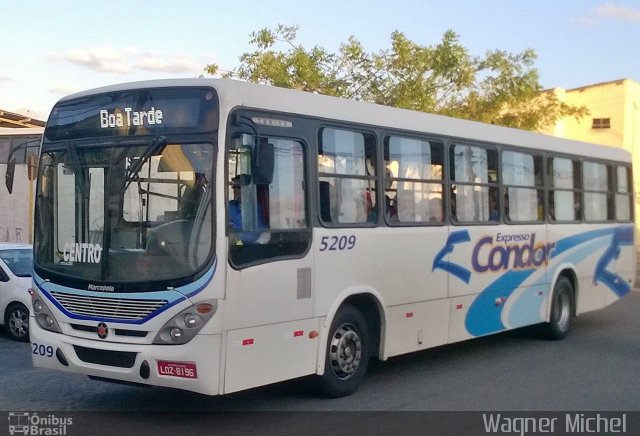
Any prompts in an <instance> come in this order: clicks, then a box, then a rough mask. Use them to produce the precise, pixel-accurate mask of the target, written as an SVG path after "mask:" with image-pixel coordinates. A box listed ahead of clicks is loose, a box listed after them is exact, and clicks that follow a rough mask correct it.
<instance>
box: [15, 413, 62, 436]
mask: <svg viewBox="0 0 640 436" xmlns="http://www.w3.org/2000/svg"><path fill="white" fill-rule="evenodd" d="M71 425H73V418H71V417H59V416H55V415H53V414H47V415H42V416H41V415H38V413H37V412H33V413H30V412H9V434H10V435H16V434H23V435H30V436H31V435H34V436H35V435H42V436H65V435H67V430H68V428H69V427H70V426H71Z"/></svg>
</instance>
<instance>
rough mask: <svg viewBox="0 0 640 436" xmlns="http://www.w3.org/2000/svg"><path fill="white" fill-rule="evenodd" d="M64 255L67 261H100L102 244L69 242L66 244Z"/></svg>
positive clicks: (63, 250)
mask: <svg viewBox="0 0 640 436" xmlns="http://www.w3.org/2000/svg"><path fill="white" fill-rule="evenodd" d="M62 256H63V259H64V261H65V262H82V263H100V259H101V258H102V246H101V245H100V244H88V243H86V242H82V243H75V244H74V243H68V242H66V243H65V244H64V247H63V249H62Z"/></svg>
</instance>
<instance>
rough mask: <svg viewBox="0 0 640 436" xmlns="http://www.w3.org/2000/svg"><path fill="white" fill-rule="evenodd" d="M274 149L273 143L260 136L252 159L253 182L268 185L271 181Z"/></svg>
mask: <svg viewBox="0 0 640 436" xmlns="http://www.w3.org/2000/svg"><path fill="white" fill-rule="evenodd" d="M274 160H275V151H274V147H273V144H271V143H269V142H268V141H267V139H266V138H260V141H259V142H258V144H257V146H256V150H255V157H254V159H253V171H252V172H253V182H254V183H255V184H256V185H269V184H271V182H273V166H274Z"/></svg>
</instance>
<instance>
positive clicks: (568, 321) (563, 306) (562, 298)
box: [543, 277, 574, 340]
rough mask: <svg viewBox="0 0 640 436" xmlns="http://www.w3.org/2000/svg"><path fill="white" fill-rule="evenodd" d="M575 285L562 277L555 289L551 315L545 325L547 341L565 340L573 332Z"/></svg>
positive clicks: (544, 332)
mask: <svg viewBox="0 0 640 436" xmlns="http://www.w3.org/2000/svg"><path fill="white" fill-rule="evenodd" d="M573 313H574V310H573V285H572V284H571V280H569V279H568V278H567V277H560V278H558V281H557V282H556V285H555V287H554V288H553V294H552V301H551V314H550V316H549V321H548V322H547V323H545V324H544V325H543V334H544V336H545V337H546V338H547V339H551V340H559V339H563V338H564V337H565V336H567V335H568V334H569V332H570V331H571V325H572V322H573Z"/></svg>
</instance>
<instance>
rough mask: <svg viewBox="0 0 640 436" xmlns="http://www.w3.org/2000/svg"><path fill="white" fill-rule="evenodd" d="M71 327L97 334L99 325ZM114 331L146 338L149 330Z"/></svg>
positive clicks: (123, 334)
mask: <svg viewBox="0 0 640 436" xmlns="http://www.w3.org/2000/svg"><path fill="white" fill-rule="evenodd" d="M71 327H73V328H74V329H75V330H80V331H82V332H89V333H96V334H97V333H98V327H97V326H91V325H82V324H71ZM114 333H115V335H116V336H131V337H135V338H144V337H145V336H147V333H149V332H145V331H144V330H127V329H114Z"/></svg>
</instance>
